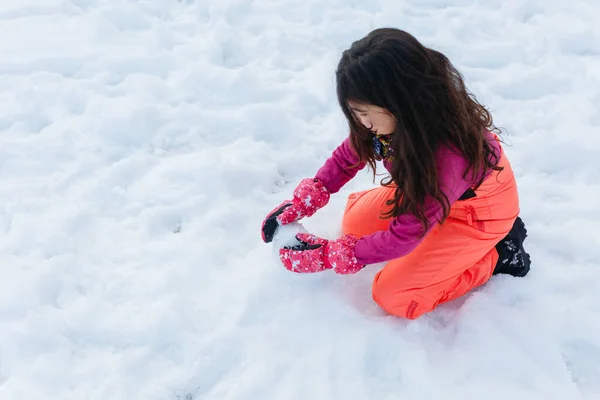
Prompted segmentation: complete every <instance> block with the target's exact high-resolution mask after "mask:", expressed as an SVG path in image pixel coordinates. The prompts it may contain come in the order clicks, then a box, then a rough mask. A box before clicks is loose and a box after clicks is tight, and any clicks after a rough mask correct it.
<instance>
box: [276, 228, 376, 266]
mask: <svg viewBox="0 0 600 400" xmlns="http://www.w3.org/2000/svg"><path fill="white" fill-rule="evenodd" d="M296 239H297V240H298V242H299V243H298V244H297V245H294V246H286V247H283V248H282V249H280V250H279V258H280V259H281V262H282V263H283V266H284V267H285V268H286V269H287V270H289V271H292V272H297V273H301V274H306V273H315V272H321V271H325V270H327V269H333V270H334V271H335V272H336V273H338V274H355V273H357V272H358V271H360V270H361V269H363V268H364V267H365V265H364V264H361V263H359V262H358V260H357V259H356V256H355V255H354V246H355V244H356V242H357V241H358V238H357V237H355V236H350V235H345V236H342V237H341V238H339V239H336V240H327V239H323V238H319V237H317V236H314V235H310V234H306V233H299V234H297V235H296Z"/></svg>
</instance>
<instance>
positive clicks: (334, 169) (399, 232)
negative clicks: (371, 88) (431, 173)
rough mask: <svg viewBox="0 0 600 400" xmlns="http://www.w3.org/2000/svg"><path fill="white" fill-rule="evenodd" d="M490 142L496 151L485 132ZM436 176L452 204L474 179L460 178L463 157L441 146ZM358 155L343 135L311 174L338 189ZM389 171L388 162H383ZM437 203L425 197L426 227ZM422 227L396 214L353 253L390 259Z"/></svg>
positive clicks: (369, 260)
mask: <svg viewBox="0 0 600 400" xmlns="http://www.w3.org/2000/svg"><path fill="white" fill-rule="evenodd" d="M488 135H489V138H490V139H491V140H490V142H491V143H492V144H493V146H494V148H495V149H496V151H498V150H499V149H500V147H499V146H500V145H499V143H498V141H497V140H493V138H494V136H493V135H492V134H491V133H490V132H488ZM436 157H437V168H438V176H439V180H440V184H441V187H442V190H443V191H444V193H445V194H446V196H448V200H449V202H450V204H451V205H452V204H453V203H454V202H455V201H457V200H458V199H459V198H460V197H461V195H462V194H463V193H464V192H465V191H467V189H469V188H471V187H472V186H473V183H474V182H469V181H466V180H465V179H463V173H464V171H465V170H466V168H467V161H466V160H465V159H464V158H463V157H462V156H461V155H460V154H459V153H458V152H456V151H453V150H451V149H450V148H448V147H441V148H440V149H439V150H438V152H437V155H436ZM357 161H358V156H357V154H356V152H355V151H354V150H353V149H352V145H351V144H350V138H349V137H348V138H346V139H345V140H344V141H343V142H342V144H340V145H339V146H338V147H337V148H336V149H335V150H334V151H333V154H332V155H331V157H329V158H328V159H327V160H326V161H325V164H324V165H323V166H322V167H321V168H320V169H319V170H318V171H317V173H316V175H315V177H316V178H319V179H320V180H321V181H322V182H323V184H324V185H325V187H326V188H327V189H328V190H329V191H330V192H331V193H336V192H338V191H339V190H340V189H341V188H342V186H344V185H345V184H346V183H347V182H348V181H350V180H351V179H352V178H354V177H355V176H356V174H357V173H358V171H359V170H360V169H363V168H364V167H365V165H366V163H364V162H363V163H361V164H360V165H359V166H358V167H357V168H348V167H350V166H351V165H354V164H356V162H357ZM384 166H385V168H386V169H387V170H388V171H389V169H390V165H389V164H388V163H386V162H384ZM441 213H442V208H441V206H440V205H439V204H438V203H437V202H435V201H433V199H428V200H426V211H425V215H426V217H427V220H428V221H429V222H430V224H429V225H430V228H429V230H431V228H432V227H433V226H434V225H435V224H437V219H438V217H440V216H441ZM421 231H422V227H421V223H420V222H419V221H418V220H417V219H416V218H415V217H413V216H412V215H400V216H399V217H396V218H395V219H394V220H393V221H392V222H391V223H390V226H389V229H388V230H387V231H380V232H375V233H373V234H371V235H369V236H364V237H362V238H361V239H360V240H359V241H358V242H357V243H356V247H355V255H356V258H357V259H358V261H359V262H361V263H362V264H373V263H378V262H383V261H388V260H392V259H394V258H398V257H402V256H404V255H406V254H408V253H410V252H411V251H412V250H413V249H414V248H415V247H417V245H418V244H419V243H420V242H421V241H422V239H423V238H419V236H420V234H421Z"/></svg>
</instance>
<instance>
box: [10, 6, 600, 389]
mask: <svg viewBox="0 0 600 400" xmlns="http://www.w3.org/2000/svg"><path fill="white" fill-rule="evenodd" d="M598 21H600V3H598V2H597V1H595V0H587V1H585V0H574V1H567V0H554V1H542V0H531V1H527V2H524V1H521V0H486V1H476V0H453V1H451V0H404V1H396V0H371V1H356V0H343V1H342V0H286V1H273V0H253V1H250V0H180V1H174V0H168V1H167V0H154V1H150V0H136V1H119V0H3V1H2V2H0V36H1V37H2V38H3V40H2V41H0V54H1V57H0V181H1V182H2V184H1V185H0V235H1V236H0V268H1V279H0V399H2V400H5V399H6V400H9V399H20V400H23V399H61V400H67V399H77V400H81V399H90V400H107V399H157V400H158V399H161V400H199V399H203V400H211V399H236V400H237V399H240V400H241V399H244V400H252V399H261V400H263V399H290V400H294V399H298V400H300V399H312V400H318V399H346V400H349V399H444V400H448V399H461V400H467V399H487V400H505V399H528V400H533V399H544V400H548V399H565V400H576V399H586V400H587V399H590V400H591V399H598V398H600V295H599V294H600V275H599V274H600V262H599V260H600V245H599V242H600V212H599V211H598V204H599V203H598V198H600V178H599V173H598V171H599V167H598V154H600V135H598V132H599V129H600V24H598ZM381 26H394V27H399V28H402V29H405V30H407V31H409V32H411V33H412V34H414V35H415V36H416V37H417V38H419V39H420V40H421V41H423V42H424V43H425V44H426V45H429V46H431V47H434V48H436V49H439V50H441V51H443V52H444V53H446V54H447V55H448V56H449V57H450V59H451V60H452V61H453V62H454V63H455V64H456V65H457V67H458V68H459V69H460V70H461V71H462V72H463V74H464V76H465V78H466V80H467V84H468V86H469V88H470V89H471V90H472V91H473V92H474V93H475V94H476V95H477V97H478V98H479V99H480V100H481V101H482V102H483V103H484V104H486V105H487V106H488V107H489V108H490V110H491V111H492V112H493V115H494V120H495V122H496V123H497V125H498V126H500V127H502V128H503V129H504V130H505V132H506V133H505V135H504V137H505V139H506V141H507V142H508V143H509V144H510V146H509V147H507V148H506V151H507V153H508V155H509V156H510V160H511V162H512V163H513V167H514V169H515V171H516V174H517V178H518V183H519V186H520V195H521V204H522V214H521V215H522V216H523V219H524V221H525V222H526V224H527V229H528V232H529V237H528V239H527V242H526V243H527V249H528V250H529V251H530V253H531V256H532V260H533V263H532V271H531V273H530V274H529V275H528V276H527V277H526V278H523V279H517V278H511V277H506V276H497V277H494V278H493V279H492V280H491V281H490V282H489V283H488V284H486V285H485V286H484V287H482V288H480V289H478V290H476V291H474V292H472V293H470V294H468V295H466V296H464V297H463V298H461V299H459V300H456V301H454V302H452V303H449V304H446V305H443V306H441V307H439V309H437V310H436V311H434V312H432V313H431V314H429V315H426V316H424V317H422V318H420V319H418V320H415V321H406V320H401V319H398V318H395V317H391V316H389V315H387V314H385V313H384V312H383V311H382V310H381V309H380V308H379V307H377V305H376V304H375V303H374V302H373V300H372V298H371V291H370V286H371V280H372V278H373V276H374V275H375V273H376V272H377V270H378V269H379V268H381V265H371V266H368V267H367V268H366V269H365V270H363V271H362V272H360V273H359V274H357V275H353V276H339V275H336V274H335V273H333V272H331V271H327V272H324V273H322V274H316V275H310V276H308V275H298V274H294V273H290V272H288V271H286V270H285V269H284V268H283V267H282V266H281V264H280V263H279V261H278V259H277V257H276V252H275V251H274V245H275V246H277V245H278V244H279V243H281V241H282V240H283V241H285V240H288V239H289V237H288V238H287V239H285V238H283V237H280V238H278V242H276V243H274V244H270V245H266V244H264V243H262V241H261V238H260V224H261V222H262V220H263V218H264V217H265V214H266V213H267V212H268V211H269V210H271V209H272V208H273V207H275V206H276V205H277V204H279V203H280V202H281V201H282V200H283V199H285V198H289V197H290V196H291V193H292V191H293V188H294V187H295V185H296V184H297V183H298V182H299V181H300V180H301V179H302V178H304V177H307V176H312V175H313V174H314V173H315V172H316V170H317V169H318V168H319V167H320V166H321V165H322V163H323V161H324V160H325V159H326V157H327V156H328V155H329V154H330V153H331V151H332V150H333V148H334V147H335V146H337V145H338V144H339V143H340V142H341V141H342V139H343V138H344V136H345V135H346V127H345V123H344V120H343V117H342V114H341V112H340V110H339V107H338V106H337V103H336V98H335V91H334V69H335V65H336V63H337V61H338V58H339V56H340V53H341V51H342V50H343V49H345V48H347V47H348V46H349V45H350V44H351V43H352V41H354V40H356V39H358V38H360V37H362V36H363V35H365V34H366V33H367V32H369V31H370V30H371V29H374V28H377V27H381ZM372 186H373V182H372V180H371V177H370V171H365V172H364V173H361V174H359V175H358V176H357V177H356V178H355V179H354V180H353V181H351V182H350V183H349V184H348V185H347V186H346V187H344V188H343V189H342V191H341V192H340V193H338V194H336V195H335V196H333V197H332V199H331V202H330V203H329V204H328V205H327V207H325V208H324V209H322V210H320V211H319V212H318V213H317V214H316V215H315V216H313V217H311V218H310V219H307V220H306V221H302V223H303V225H304V227H305V228H306V230H308V231H310V232H311V233H314V234H316V235H319V236H322V237H326V238H335V237H337V236H338V235H339V233H340V228H339V227H340V220H341V216H342V213H343V209H344V206H345V201H346V197H347V195H348V194H349V193H351V192H352V191H356V190H362V189H366V188H370V187H372ZM299 229H300V226H293V227H289V229H287V230H286V231H285V232H282V233H285V234H286V235H287V234H292V233H293V232H294V230H299Z"/></svg>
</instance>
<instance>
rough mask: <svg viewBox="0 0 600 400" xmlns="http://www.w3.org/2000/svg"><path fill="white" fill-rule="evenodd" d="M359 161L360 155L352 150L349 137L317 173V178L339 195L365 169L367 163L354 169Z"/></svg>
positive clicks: (362, 163)
mask: <svg viewBox="0 0 600 400" xmlns="http://www.w3.org/2000/svg"><path fill="white" fill-rule="evenodd" d="M358 161H359V158H358V154H356V152H355V151H354V149H353V148H352V144H351V143H350V137H347V138H346V139H345V140H344V141H343V142H342V143H341V144H340V145H339V146H338V147H337V148H336V149H335V150H334V151H333V154H332V155H331V157H329V158H328V159H327V161H325V164H324V165H323V166H322V167H321V168H320V169H319V170H318V171H317V173H316V175H315V178H318V179H319V180H320V181H321V182H323V185H325V187H326V188H327V190H329V191H330V192H331V193H337V192H338V191H339V190H340V189H341V188H342V187H343V186H344V185H345V184H346V183H348V181H350V180H351V179H352V178H354V177H355V176H356V174H357V173H358V171H360V170H361V169H363V168H364V167H365V165H366V163H365V162H361V163H360V164H359V165H358V166H356V167H354V168H352V166H353V165H354V164H356V163H357V162H358Z"/></svg>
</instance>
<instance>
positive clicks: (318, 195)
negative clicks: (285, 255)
mask: <svg viewBox="0 0 600 400" xmlns="http://www.w3.org/2000/svg"><path fill="white" fill-rule="evenodd" d="M330 195H331V194H330V193H329V191H328V190H327V188H326V187H325V186H324V185H323V183H322V182H321V181H320V180H318V179H317V178H306V179H303V180H302V181H300V183H299V184H298V186H297V187H296V189H295V190H294V197H293V199H292V200H286V201H284V202H283V203H281V204H280V205H278V206H277V207H276V208H275V209H274V210H273V211H271V212H270V213H269V214H268V215H267V217H266V218H265V220H264V221H263V223H262V229H261V233H262V239H263V241H264V242H265V243H269V242H271V241H272V240H273V236H274V235H275V231H276V230H277V227H278V226H279V225H287V224H290V223H292V222H294V221H298V220H299V219H302V218H304V217H310V216H312V215H313V214H314V213H316V212H317V210H318V209H319V208H322V207H324V206H325V205H326V204H327V203H328V202H329V197H330Z"/></svg>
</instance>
